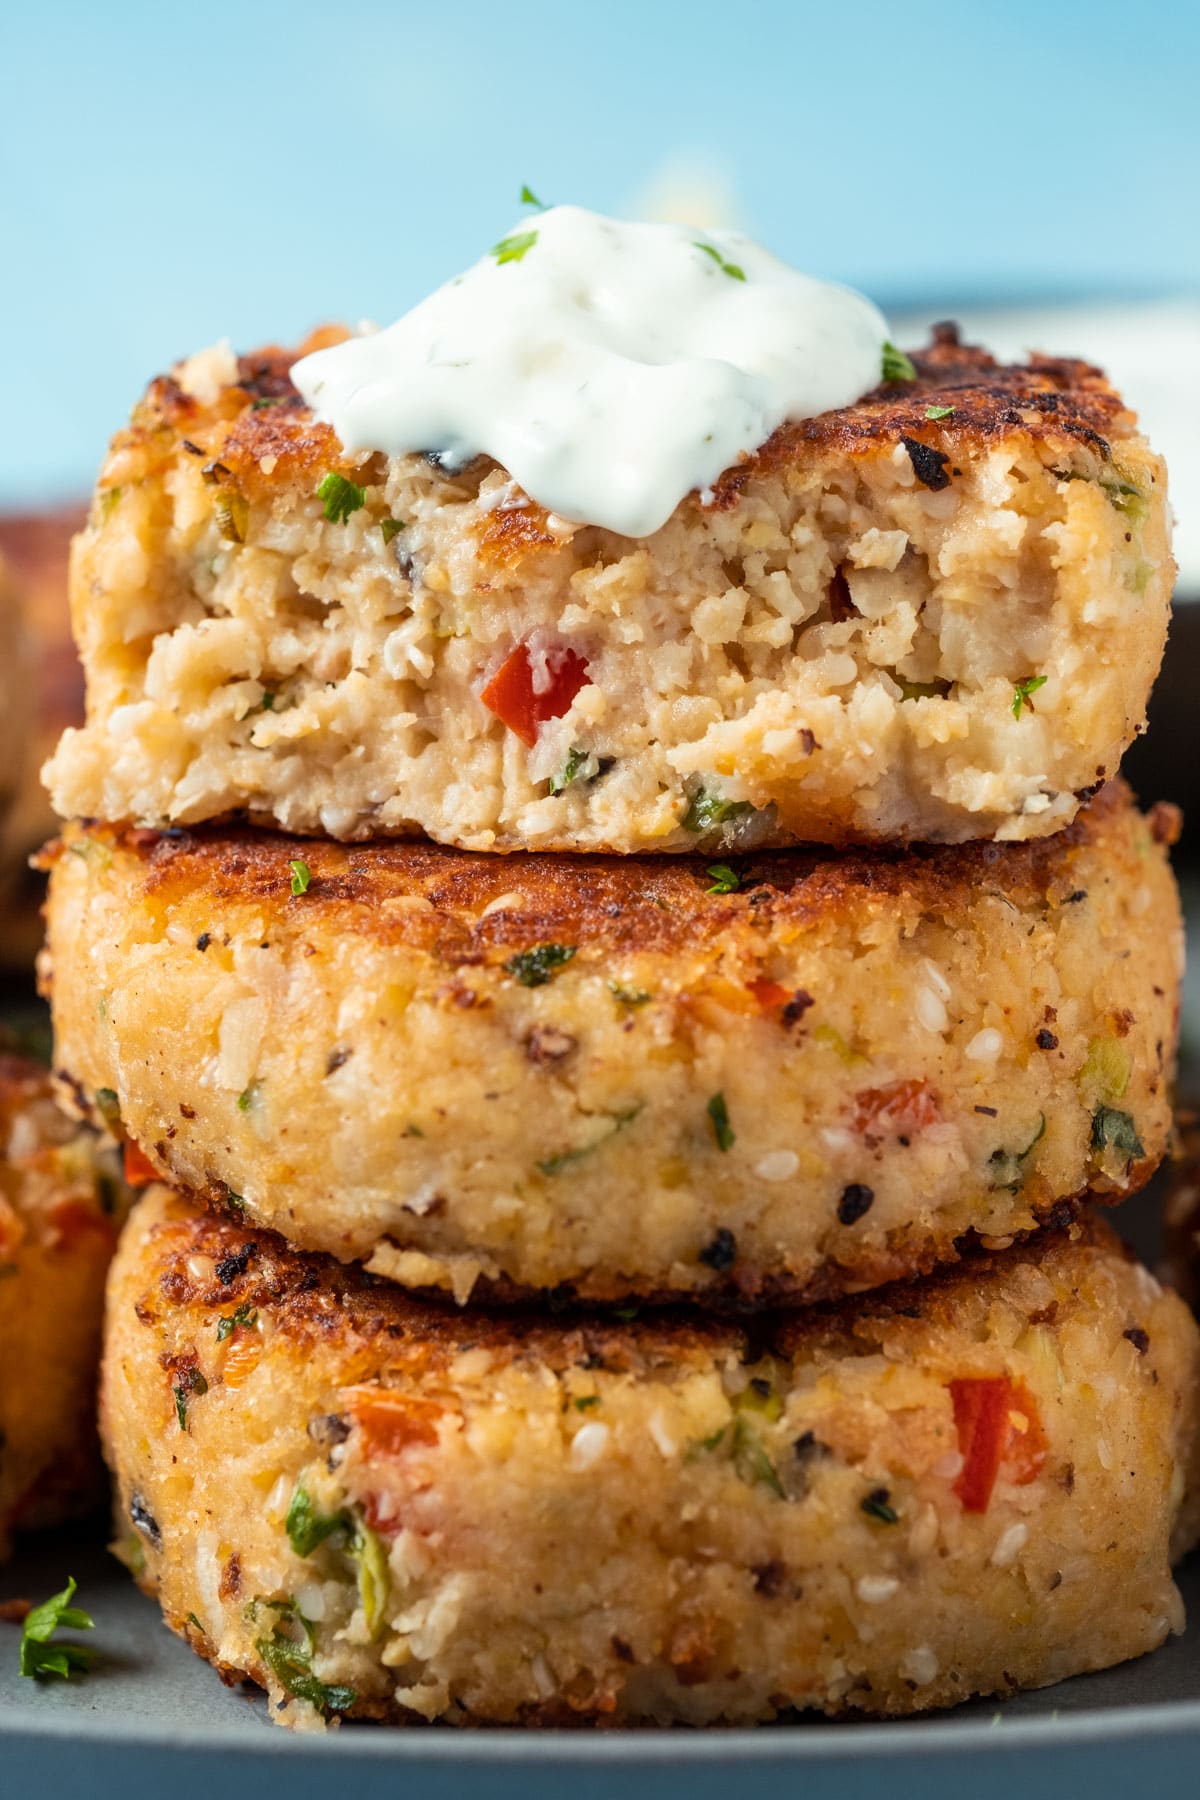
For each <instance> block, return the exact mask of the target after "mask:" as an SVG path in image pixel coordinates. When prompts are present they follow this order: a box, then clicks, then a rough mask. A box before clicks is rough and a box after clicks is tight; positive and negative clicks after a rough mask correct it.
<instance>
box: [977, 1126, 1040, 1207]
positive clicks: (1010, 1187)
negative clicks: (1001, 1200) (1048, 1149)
mask: <svg viewBox="0 0 1200 1800" xmlns="http://www.w3.org/2000/svg"><path fill="white" fill-rule="evenodd" d="M1045 1135H1046V1115H1045V1113H1039V1114H1038V1124H1037V1130H1036V1131H1035V1132H1034V1134H1033V1136H1032V1137H1031V1138H1030V1140H1029V1142H1028V1143H1027V1144H1026V1146H1025V1148H1024V1149H1023V1150H1004V1149H1000V1150H993V1151H992V1154H991V1155H990V1156H989V1157H988V1168H989V1169H990V1170H991V1181H990V1183H989V1185H990V1186H991V1188H992V1189H993V1190H994V1191H997V1192H998V1191H1001V1190H1003V1191H1006V1192H1007V1193H1010V1194H1015V1193H1016V1192H1017V1190H1018V1189H1019V1188H1020V1186H1021V1183H1022V1182H1023V1181H1024V1179H1025V1159H1026V1157H1027V1156H1029V1154H1030V1152H1031V1151H1032V1150H1033V1149H1034V1148H1035V1146H1036V1145H1038V1144H1040V1143H1041V1141H1042V1139H1043V1138H1044V1137H1045Z"/></svg>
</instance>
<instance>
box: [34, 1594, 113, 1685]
mask: <svg viewBox="0 0 1200 1800" xmlns="http://www.w3.org/2000/svg"><path fill="white" fill-rule="evenodd" d="M74 1593H75V1582H74V1578H73V1577H72V1578H69V1579H68V1581H67V1585H66V1587H65V1588H64V1589H63V1590H62V1593H61V1594H53V1595H52V1596H51V1597H50V1599H49V1600H43V1602H42V1604H41V1605H40V1606H35V1607H34V1608H33V1609H32V1611H31V1612H29V1613H28V1614H27V1615H26V1618H25V1624H24V1627H23V1629H22V1631H21V1664H20V1667H21V1673H22V1675H28V1676H30V1677H33V1678H37V1677H41V1676H45V1675H58V1676H61V1678H62V1680H63V1681H69V1680H70V1679H71V1675H72V1673H73V1672H74V1671H75V1670H79V1671H81V1672H82V1671H84V1670H86V1669H90V1668H91V1666H92V1664H93V1663H94V1662H95V1660H96V1652H95V1651H94V1650H89V1649H88V1648H87V1647H86V1645H84V1644H55V1643H52V1642H51V1639H52V1638H53V1636H54V1634H55V1632H56V1631H57V1630H59V1628H60V1627H61V1626H65V1627H66V1628H67V1630H68V1631H93V1630H95V1626H96V1621H95V1619H93V1618H92V1615H91V1614H90V1613H86V1612H84V1610H83V1608H82V1607H80V1606H72V1605H71V1600H72V1598H73V1596H74Z"/></svg>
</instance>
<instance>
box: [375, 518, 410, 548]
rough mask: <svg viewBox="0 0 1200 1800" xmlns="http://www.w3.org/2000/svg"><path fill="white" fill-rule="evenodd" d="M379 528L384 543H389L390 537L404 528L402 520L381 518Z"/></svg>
mask: <svg viewBox="0 0 1200 1800" xmlns="http://www.w3.org/2000/svg"><path fill="white" fill-rule="evenodd" d="M379 529H380V531H381V532H382V533H383V541H384V543H385V544H390V543H391V541H392V539H393V538H394V537H395V536H396V533H397V532H399V531H403V530H404V520H403V519H381V520H380V521H379Z"/></svg>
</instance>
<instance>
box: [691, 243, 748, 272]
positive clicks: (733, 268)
mask: <svg viewBox="0 0 1200 1800" xmlns="http://www.w3.org/2000/svg"><path fill="white" fill-rule="evenodd" d="M694 247H695V248H696V249H697V250H703V252H704V254H705V256H711V257H712V259H713V261H714V262H715V263H716V265H717V267H718V269H720V271H721V273H722V274H723V275H728V276H729V278H730V280H731V281H745V279H746V271H745V269H740V268H739V267H738V265H737V263H731V262H726V261H725V258H724V257H723V256H722V255H721V252H720V251H719V250H718V249H717V248H716V247H715V246H714V245H713V244H702V243H701V242H700V240H699V239H698V238H697V239H696V240H695V245H694Z"/></svg>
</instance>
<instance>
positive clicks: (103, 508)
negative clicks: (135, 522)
mask: <svg viewBox="0 0 1200 1800" xmlns="http://www.w3.org/2000/svg"><path fill="white" fill-rule="evenodd" d="M120 498H121V490H120V488H119V487H110V488H105V490H104V492H103V493H102V494H101V495H100V517H101V518H102V519H110V518H111V517H112V514H113V509H114V507H115V506H116V504H117V501H118V500H119V499H120Z"/></svg>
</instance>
